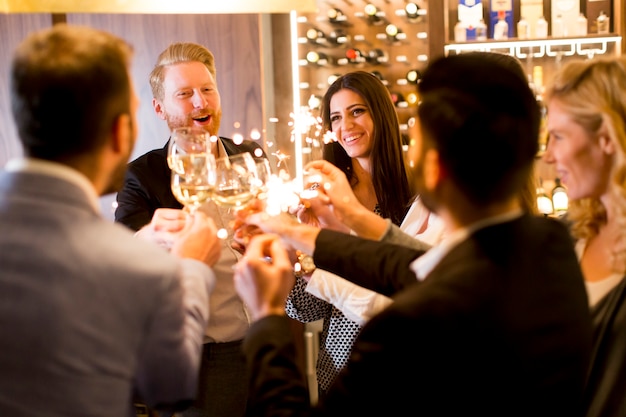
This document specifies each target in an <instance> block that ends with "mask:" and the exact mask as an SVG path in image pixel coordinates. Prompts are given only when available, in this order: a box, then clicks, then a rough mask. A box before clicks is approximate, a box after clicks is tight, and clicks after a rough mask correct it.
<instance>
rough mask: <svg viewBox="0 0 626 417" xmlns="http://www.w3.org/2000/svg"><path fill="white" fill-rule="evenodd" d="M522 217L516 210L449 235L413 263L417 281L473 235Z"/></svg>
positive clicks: (421, 279)
mask: <svg viewBox="0 0 626 417" xmlns="http://www.w3.org/2000/svg"><path fill="white" fill-rule="evenodd" d="M522 215H523V212H522V210H514V211H511V212H508V213H504V214H500V215H497V216H493V217H488V218H486V219H482V220H479V221H477V222H475V223H472V224H471V225H469V226H467V227H464V228H461V229H457V230H455V231H454V232H452V233H449V234H447V235H446V237H445V238H444V239H443V241H442V242H441V243H440V244H439V245H437V246H434V247H433V248H431V249H429V250H428V251H427V252H426V253H425V254H423V255H422V256H420V257H418V258H417V259H416V260H414V261H413V262H411V269H412V270H413V272H415V276H416V277H417V279H418V280H419V281H423V280H424V279H425V278H426V277H427V276H428V274H430V273H431V272H432V270H433V269H435V267H436V266H437V264H439V262H440V261H441V260H442V259H443V257H444V256H445V255H446V254H447V253H448V252H450V251H451V250H452V249H453V248H454V247H456V246H457V245H459V244H460V243H461V242H463V241H464V240H466V239H467V238H468V237H469V236H470V235H471V234H472V233H474V232H476V231H478V230H480V229H483V228H485V227H488V226H493V225H495V224H499V223H505V222H508V221H511V220H513V219H516V218H518V217H521V216H522Z"/></svg>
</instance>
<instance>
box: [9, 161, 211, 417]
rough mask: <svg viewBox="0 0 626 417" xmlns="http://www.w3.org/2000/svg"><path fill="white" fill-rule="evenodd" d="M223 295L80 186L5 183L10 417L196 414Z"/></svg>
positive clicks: (26, 176)
mask: <svg viewBox="0 0 626 417" xmlns="http://www.w3.org/2000/svg"><path fill="white" fill-rule="evenodd" d="M213 283H214V277H213V274H212V272H211V270H210V268H208V267H207V266H206V265H204V264H203V263H201V262H198V261H193V260H185V261H180V260H178V259H177V258H175V257H173V256H170V255H168V254H167V253H166V252H164V250H163V249H161V248H159V247H157V246H156V245H153V244H151V243H148V242H143V241H141V240H140V239H137V238H134V237H133V234H132V232H130V231H129V230H128V228H126V227H124V226H122V225H119V224H114V223H113V222H110V221H107V220H105V219H103V218H102V217H101V216H100V215H99V213H98V212H97V210H96V209H95V208H94V207H93V205H92V204H90V202H89V199H88V197H87V194H86V193H85V191H84V190H83V189H82V188H80V187H79V186H77V185H76V184H75V183H73V182H71V181H66V180H65V179H61V178H59V177H54V176H49V175H41V174H37V173H33V172H23V171H22V172H4V171H3V172H0V352H1V353H0V415H2V416H13V417H16V416H35V415H36V416H59V417H61V416H63V417H68V416H102V417H105V416H106V417H115V416H134V411H133V407H132V397H133V394H134V393H138V394H139V395H141V397H142V398H143V399H144V400H145V401H146V402H147V403H148V404H149V405H151V406H153V407H157V408H159V407H162V408H164V409H180V408H182V407H186V406H187V405H188V404H189V403H190V401H191V400H192V399H193V397H194V396H195V394H196V392H195V391H196V387H197V373H198V369H199V361H200V352H201V347H202V337H203V334H204V329H205V327H206V324H207V320H208V292H209V291H210V290H211V289H212V286H213Z"/></svg>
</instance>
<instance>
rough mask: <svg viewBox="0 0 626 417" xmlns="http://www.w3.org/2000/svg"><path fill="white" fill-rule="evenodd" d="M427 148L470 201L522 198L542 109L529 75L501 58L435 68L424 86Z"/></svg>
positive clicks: (465, 59)
mask: <svg viewBox="0 0 626 417" xmlns="http://www.w3.org/2000/svg"><path fill="white" fill-rule="evenodd" d="M419 93H420V99H421V102H420V105H419V107H418V115H419V118H420V122H421V129H422V133H423V134H422V137H423V138H424V148H425V149H427V148H429V147H430V148H433V147H434V148H435V149H436V150H437V151H438V152H439V155H440V158H441V161H442V165H443V166H444V169H445V170H446V173H447V175H449V176H450V178H451V179H452V180H453V181H454V182H455V183H456V184H457V185H458V187H459V189H461V190H462V192H463V193H464V194H465V195H466V196H467V198H468V199H469V200H470V201H472V202H474V203H476V204H489V203H491V202H494V201H497V200H499V199H503V198H509V197H510V196H511V195H513V194H515V195H519V194H520V193H521V190H522V187H523V186H524V184H526V183H527V181H528V176H529V175H531V169H532V166H533V162H534V158H535V156H536V154H537V151H538V148H539V143H538V142H539V141H538V137H539V136H538V135H539V121H540V115H539V106H538V105H537V100H536V99H535V96H534V94H533V92H532V91H531V89H530V87H529V86H528V83H527V82H526V79H525V77H524V73H523V71H520V68H519V67H517V68H516V67H515V66H514V65H512V61H510V60H507V59H503V58H502V55H501V54H493V53H490V52H474V53H468V54H461V55H454V56H449V57H443V58H439V59H437V60H435V61H433V62H432V63H431V64H430V65H429V66H428V68H427V69H426V71H425V72H424V76H423V77H422V80H421V82H420V84H419Z"/></svg>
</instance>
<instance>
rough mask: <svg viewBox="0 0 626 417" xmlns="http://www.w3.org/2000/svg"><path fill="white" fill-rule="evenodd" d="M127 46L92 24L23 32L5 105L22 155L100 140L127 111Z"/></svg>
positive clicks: (75, 151)
mask: <svg viewBox="0 0 626 417" xmlns="http://www.w3.org/2000/svg"><path fill="white" fill-rule="evenodd" d="M131 54H132V53H131V48H130V46H129V45H128V44H127V43H126V42H124V41H123V40H122V39H120V38H118V37H116V36H113V35H111V34H109V33H106V32H103V31H99V30H96V29H92V28H88V27H81V26H73V25H67V24H58V25H54V26H53V27H52V28H50V29H46V30H42V31H38V32H34V33H32V34H31V35H29V36H28V37H27V38H26V39H25V40H24V41H23V42H22V43H21V44H20V45H19V46H18V47H17V49H16V50H15V54H14V57H13V62H12V65H11V109H12V112H13V117H14V119H15V122H16V125H17V131H18V134H19V136H20V139H21V141H22V144H23V146H24V151H25V153H26V154H27V155H28V156H32V157H37V158H42V159H48V160H56V161H61V160H66V159H68V158H73V157H76V156H79V155H82V154H86V153H89V152H91V151H93V150H94V149H97V148H99V147H100V146H102V145H103V144H104V142H105V140H106V137H107V136H108V135H109V134H110V132H111V127H112V126H113V123H114V122H115V120H116V119H117V117H118V116H120V115H122V114H130V112H131V110H130V99H131V91H132V90H131V82H130V80H129V72H128V71H129V65H130V58H131Z"/></svg>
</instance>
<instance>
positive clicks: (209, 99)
mask: <svg viewBox="0 0 626 417" xmlns="http://www.w3.org/2000/svg"><path fill="white" fill-rule="evenodd" d="M216 77H217V75H216V70H215V61H214V57H213V54H212V53H211V52H210V51H209V50H208V49H206V48H205V47H203V46H202V45H198V44H195V43H189V42H185V43H173V44H171V45H170V46H168V47H167V48H166V49H165V50H164V51H163V52H162V53H161V54H160V55H159V58H158V60H157V63H156V65H155V67H154V69H153V70H152V72H151V74H150V86H151V88H152V94H153V100H152V105H153V107H154V110H155V112H156V114H157V116H158V117H159V118H160V119H163V120H165V121H166V122H167V125H168V127H169V128H170V131H171V130H173V129H175V128H177V127H187V126H199V127H201V128H203V129H205V130H206V131H207V132H209V134H211V135H212V136H213V138H212V149H211V150H212V152H213V154H214V155H215V157H216V158H220V157H224V156H227V155H233V154H237V153H242V152H250V153H251V154H252V156H253V157H256V158H265V153H264V152H263V149H262V148H261V147H260V146H259V145H258V144H257V143H256V142H253V141H249V140H246V141H243V143H241V144H235V143H234V142H233V140H231V139H228V138H223V137H218V131H219V127H220V119H221V115H222V110H221V100H220V94H219V91H218V88H217V81H216V80H217V78H216ZM170 175H171V171H170V169H169V167H168V165H167V143H166V144H165V146H164V147H163V148H162V149H155V150H152V151H150V152H147V153H146V154H144V155H142V156H140V157H138V158H137V159H135V160H134V161H132V162H130V163H129V165H128V171H127V173H126V177H125V180H124V187H123V188H122V190H121V191H119V193H118V194H117V203H118V206H117V209H116V211H115V220H116V221H117V222H119V223H122V224H125V225H126V226H128V227H130V228H131V229H133V230H140V234H141V233H143V232H144V231H146V230H150V227H149V226H148V227H144V226H145V225H146V224H148V223H149V222H150V221H151V219H152V218H153V215H154V213H155V211H157V209H162V208H173V209H180V208H182V204H181V203H180V202H178V200H176V198H175V197H174V195H173V194H172V190H171V188H170ZM200 210H202V211H204V212H205V213H206V214H207V215H208V216H209V217H210V218H212V219H213V220H214V221H215V223H216V224H217V226H218V227H220V228H227V227H228V222H229V220H230V216H231V214H230V213H228V210H225V209H221V208H219V207H217V206H216V204H215V203H213V202H208V203H206V204H205V205H204V206H202V207H201V208H200ZM161 213H165V214H166V215H169V214H168V213H171V212H168V211H167V210H165V211H163V210H160V211H157V214H156V216H157V217H158V216H159V215H161ZM155 220H158V219H155ZM153 221H154V220H153ZM142 228H143V229H142ZM239 256H240V254H239V253H238V252H236V251H235V250H233V249H232V248H231V245H230V239H224V240H223V241H222V252H221V257H220V260H219V262H218V263H217V264H216V265H215V266H214V268H215V269H214V271H215V275H216V284H215V290H214V291H213V292H212V293H211V295H210V303H209V305H210V312H211V314H212V316H211V319H210V320H209V324H208V326H207V329H206V333H205V339H204V341H205V343H204V347H203V356H202V367H201V370H200V380H199V385H198V398H197V401H196V403H195V404H194V406H193V407H191V408H190V409H189V410H187V411H186V412H184V413H183V414H182V415H183V416H186V417H196V416H198V417H242V416H243V414H244V411H245V406H246V400H247V384H246V378H245V376H246V374H245V361H244V358H243V356H242V354H241V343H242V339H243V337H244V335H245V333H246V331H247V330H248V328H249V319H248V313H247V312H246V309H245V306H244V304H243V302H242V301H241V299H240V298H239V297H238V295H237V293H236V291H235V289H234V286H233V282H232V277H233V270H232V266H233V264H235V262H237V259H238V258H239Z"/></svg>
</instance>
